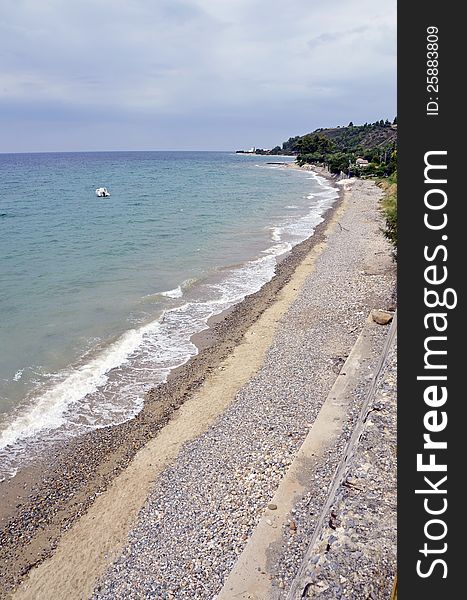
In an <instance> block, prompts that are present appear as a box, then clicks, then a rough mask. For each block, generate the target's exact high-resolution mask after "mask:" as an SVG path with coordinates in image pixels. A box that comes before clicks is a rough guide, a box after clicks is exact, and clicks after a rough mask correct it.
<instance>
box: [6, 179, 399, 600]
mask: <svg viewBox="0 0 467 600" xmlns="http://www.w3.org/2000/svg"><path fill="white" fill-rule="evenodd" d="M321 174H323V173H321ZM340 187H341V189H342V193H341V197H340V200H339V201H337V202H336V204H335V206H334V208H333V209H332V210H330V211H328V213H327V214H326V218H325V221H324V222H323V223H321V224H320V225H319V226H318V228H317V229H316V231H315V233H314V235H313V236H312V237H311V238H309V239H308V240H306V241H304V242H302V243H301V244H299V245H298V246H296V247H295V248H294V249H293V250H292V252H290V253H289V254H288V255H287V256H286V257H285V258H284V259H283V260H282V261H281V262H280V263H279V264H278V266H277V269H276V275H275V277H274V278H273V279H272V280H271V281H270V282H269V283H267V284H266V285H265V286H263V288H262V289H261V290H260V291H259V292H257V293H256V294H253V295H251V296H248V297H247V298H246V299H245V300H244V301H243V302H242V303H240V304H239V305H237V306H235V307H233V308H232V309H231V310H229V311H228V312H227V313H225V314H223V315H222V316H221V317H217V318H216V319H214V320H213V321H212V322H211V323H210V325H211V327H210V329H209V330H207V331H206V332H203V333H202V334H200V335H199V336H197V338H196V340H195V342H196V344H197V345H198V347H199V348H200V352H199V354H198V355H197V356H196V357H194V358H193V359H192V360H191V361H190V362H189V363H187V364H186V365H184V366H183V367H180V368H179V369H177V370H176V371H175V372H173V374H172V375H171V377H170V378H169V380H168V382H167V383H166V384H164V385H161V386H159V387H158V388H155V389H154V390H152V391H151V392H150V394H149V396H148V398H147V401H146V404H145V407H144V409H143V410H142V411H141V413H140V414H139V415H138V416H137V417H136V418H134V419H132V420H131V421H128V422H127V423H124V424H122V425H119V426H116V427H112V428H107V429H101V430H97V431H94V432H92V433H91V434H89V435H86V436H82V437H81V438H77V439H76V440H73V441H72V442H70V443H68V444H66V445H61V446H60V447H58V448H56V449H55V450H54V451H53V452H51V455H50V456H48V457H46V458H45V460H44V463H43V464H42V465H38V466H35V467H34V468H30V469H28V470H25V471H24V472H22V473H20V474H18V476H17V477H16V478H14V479H13V480H11V481H10V482H5V483H3V484H1V485H0V495H1V499H2V509H1V512H0V523H1V527H2V533H1V540H0V541H1V555H0V561H1V565H2V566H1V573H0V577H1V580H2V582H3V583H2V594H3V597H13V598H16V599H20V598H24V599H25V598H31V599H32V598H34V599H35V600H40V599H44V600H45V599H50V598H53V599H54V600H55V599H57V600H58V599H61V598H68V599H69V598H83V599H85V598H86V599H87V598H91V597H92V598H95V599H97V598H99V599H100V598H102V599H103V598H109V599H110V598H112V599H113V598H116V599H117V598H149V597H151V598H167V599H169V598H177V599H178V598H200V599H201V598H206V599H208V598H214V597H216V595H217V594H221V595H220V597H221V598H222V597H226V598H228V597H229V592H228V591H226V590H224V591H222V589H223V586H224V585H225V582H226V580H227V578H228V576H229V574H230V573H231V572H232V570H233V569H234V567H235V565H236V564H237V561H238V558H239V557H241V556H242V553H243V552H244V551H245V549H246V547H247V546H248V544H249V542H250V540H251V539H252V536H253V534H254V532H255V529H256V528H257V526H258V524H259V523H260V521H261V519H262V518H264V517H265V511H266V512H267V511H270V512H271V513H274V511H275V510H277V506H275V505H274V504H271V502H272V499H273V497H274V495H275V494H276V491H277V489H278V487H279V486H280V483H281V481H282V480H283V479H284V477H285V476H286V474H287V472H288V471H289V468H290V466H291V465H292V464H293V461H294V459H295V457H296V456H297V453H298V452H299V450H300V448H301V446H302V444H303V442H304V441H305V439H306V438H307V436H308V434H309V433H310V430H311V429H312V427H313V423H314V422H315V421H316V420H317V418H318V416H319V413H320V410H321V408H322V407H323V404H324V402H325V400H326V398H327V397H328V394H329V392H330V390H331V389H332V387H333V385H334V384H335V382H336V379H337V378H338V376H339V374H340V373H341V369H342V366H343V365H344V364H345V363H346V360H347V358H348V356H349V355H350V354H351V351H352V348H353V347H354V345H355V343H356V342H357V340H358V339H359V336H360V334H361V332H362V330H363V329H364V328H365V327H367V328H368V333H367V357H366V359H365V360H366V362H365V363H364V364H365V369H366V371H365V373H367V376H365V377H364V378H362V377H360V379H359V380H358V385H356V387H355V392H352V394H351V395H350V396H349V398H350V400H349V402H348V405H346V406H345V410H344V408H343V409H342V415H341V420H342V427H341V429H340V430H339V431H338V432H336V434H335V440H334V441H333V443H332V445H329V447H327V446H326V447H324V446H323V449H322V452H321V454H320V452H317V455H319V460H318V458H317V459H316V463H313V466H312V467H310V469H311V470H306V469H305V470H304V471H303V473H304V476H305V474H306V478H307V479H308V481H309V480H310V478H313V487H312V491H310V489H309V488H308V487H306V485H305V484H304V488H303V493H302V495H301V496H300V498H299V497H298V496H297V498H296V501H295V503H294V506H293V507H290V510H289V509H287V511H285V512H284V515H285V517H284V518H285V519H286V520H285V521H284V523H285V524H284V526H283V527H282V526H279V527H278V532H279V533H280V534H281V536H279V537H278V538H277V539H276V540H275V542H274V548H275V550H274V552H272V551H271V552H270V553H269V554H268V557H267V561H266V562H265V564H266V563H267V567H265V572H264V573H262V574H263V575H265V578H264V579H265V581H266V583H265V584H264V585H265V586H266V587H264V588H262V589H263V590H267V591H266V592H261V593H259V595H257V596H253V595H243V596H242V595H240V596H238V597H244V598H247V597H248V598H253V597H256V598H274V597H277V598H286V597H287V595H286V594H287V593H289V591H290V590H291V589H293V587H294V585H295V583H294V582H295V581H296V577H297V575H298V574H300V572H301V571H300V569H301V567H302V566H303V561H304V560H307V556H308V555H307V550H308V546H309V542H310V540H311V539H312V537H313V535H314V532H315V530H316V527H317V525H318V521H319V519H318V515H319V513H320V508H321V507H322V506H323V505H324V504H325V502H326V497H327V491H328V488H329V486H330V484H331V483H332V481H333V477H334V474H335V471H336V468H337V466H338V464H339V461H340V458H341V454H342V452H343V449H344V448H345V446H346V444H347V443H348V441H349V439H350V437H351V434H352V431H353V429H354V426H355V423H357V421H358V418H359V415H360V413H361V410H362V406H363V404H364V398H366V397H367V395H368V390H369V389H370V387H371V385H370V384H371V377H370V376H373V374H374V373H375V372H376V371H377V365H378V360H379V358H380V356H381V354H382V352H383V348H384V345H385V342H386V339H387V336H388V327H387V326H382V325H378V324H375V323H372V324H371V325H366V324H367V323H368V317H369V314H370V312H371V310H373V309H384V310H389V311H394V309H395V304H396V303H395V266H394V263H393V260H392V256H391V250H390V247H389V245H388V243H387V241H386V240H385V238H384V236H383V234H382V232H381V228H382V226H383V224H382V217H381V214H380V212H379V204H378V203H379V198H380V197H381V191H380V190H379V188H377V187H376V186H375V185H374V183H372V182H369V181H362V180H352V181H349V182H341V185H340ZM390 356H391V357H392V358H391V360H392V363H391V364H393V363H394V360H395V355H394V351H392V354H390ZM360 372H361V371H359V373H360ZM384 376H385V377H386V380H385V381H386V387H389V388H391V389H393V387H394V381H393V379H394V377H393V378H392V379H390V381H389V380H388V379H387V378H388V371H387V370H386V371H384ZM387 381H389V383H387ZM378 385H379V384H378ZM391 386H392V387H391ZM376 389H378V390H380V392H379V393H380V394H381V393H382V392H381V390H382V389H383V388H381V386H380V387H377V386H376ZM384 389H386V388H384ZM383 391H384V390H383ZM380 442H381V440H378V439H376V440H375V441H374V443H375V445H378V444H379V443H380ZM368 452H370V449H368ZM370 453H371V452H370ZM357 455H358V453H357ZM364 456H365V455H364V452H363V451H362V452H361V457H363V458H361V461H363V462H365V460H364ZM388 460H389V459H388ZM366 462H368V461H366ZM387 464H388V465H390V467H391V468H392V464H391V463H389V462H388V463H387ZM388 476H389V475H388ZM376 479H377V478H376ZM376 479H375V480H376ZM383 487H384V485H383V484H382V483H381V485H380V486H379V487H378V488H377V491H378V490H379V491H381V489H382V488H383ZM373 491H374V490H373ZM375 493H376V492H375ZM274 506H275V507H274ZM271 507H272V508H271ZM390 509H391V507H388V511H389V512H388V514H389V515H391V511H390ZM346 510H347V512H345V510H344V509H343V510H342V512H343V514H347V515H348V514H350V512H349V511H350V509H346ZM292 511H293V512H292ZM268 518H269V517H268ZM349 519H350V517H349ZM350 520H351V519H350ZM282 534H283V535H282ZM284 536H285V537H284ZM357 541H358V540H357ZM391 544H393V539H392V538H391V535H389V534H388V536H387V545H391ZM271 548H272V546H271ZM393 550H394V551H395V549H393ZM391 556H392V555H391ZM308 558H310V557H309V556H308ZM393 563H394V561H393V560H392V559H390V560H388V562H387V565H386V568H387V570H388V578H387V585H389V586H390V585H391V576H392V569H393ZM347 570H348V569H347ZM331 571H332V568H331ZM346 572H347V571H346ZM301 573H302V574H301V577H302V579H303V577H305V579H306V576H305V575H304V571H303V568H302V572H301ZM342 576H343V577H344V575H342ZM258 577H259V578H260V576H259V575H258ZM260 579H261V578H260ZM327 579H328V580H330V579H331V575H327ZM346 580H347V579H346ZM385 582H386V580H385V578H384V577H382V578H381V581H380V580H378V586H380V587H379V588H378V589H379V590H380V591H382V590H383V588H384V585H386V583H385ZM233 585H235V584H233ZM307 585H308V584H307ZM326 585H328V588H326V589H328V590H330V591H328V594H330V595H329V596H328V597H330V598H331V597H333V596H332V594H334V593H336V592H335V590H334V591H333V587H332V586H333V585H334V583H333V582H330V583H329V582H328V583H327V584H326ZM336 585H344V582H340V583H339V582H337V584H336ZM232 589H233V588H232ZM297 589H298V588H297ZM362 589H363V588H362ZM365 590H366V588H365ZM383 591H386V590H383ZM331 592H332V594H331ZM248 593H250V592H248ZM222 594H224V596H222ZM225 594H227V595H225ZM261 594H262V595H261ZM265 594H266V595H265ZM230 597H233V596H230ZM323 597H324V596H323ZM334 597H336V596H334ZM345 597H350V596H345ZM355 597H357V596H355Z"/></svg>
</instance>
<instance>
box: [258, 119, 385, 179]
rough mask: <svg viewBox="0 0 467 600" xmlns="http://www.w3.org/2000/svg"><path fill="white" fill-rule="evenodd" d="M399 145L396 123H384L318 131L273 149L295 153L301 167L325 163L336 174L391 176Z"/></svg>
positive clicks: (281, 152) (292, 138) (278, 152)
mask: <svg viewBox="0 0 467 600" xmlns="http://www.w3.org/2000/svg"><path fill="white" fill-rule="evenodd" d="M396 144H397V125H396V123H395V122H394V123H390V122H389V121H388V120H386V121H383V120H381V121H376V122H375V123H365V124H364V125H353V123H349V125H348V126H347V127H334V128H330V129H316V130H315V131H313V132H311V133H307V134H305V135H302V136H295V137H291V138H289V139H288V140H287V141H286V142H284V143H283V144H282V147H280V146H276V147H275V148H273V149H272V150H271V151H270V154H295V155H297V161H298V162H299V163H300V164H304V163H321V164H325V165H326V166H328V167H329V169H330V171H331V172H332V173H340V172H341V171H342V172H344V173H350V174H356V175H362V174H367V175H383V176H387V175H390V174H391V173H393V172H394V171H395V169H396ZM358 159H360V160H358ZM357 160H358V162H357Z"/></svg>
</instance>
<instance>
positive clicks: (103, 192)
mask: <svg viewBox="0 0 467 600" xmlns="http://www.w3.org/2000/svg"><path fill="white" fill-rule="evenodd" d="M96 196H98V197H99V198H108V197H109V196H110V192H109V190H108V189H107V188H106V187H100V188H97V190H96Z"/></svg>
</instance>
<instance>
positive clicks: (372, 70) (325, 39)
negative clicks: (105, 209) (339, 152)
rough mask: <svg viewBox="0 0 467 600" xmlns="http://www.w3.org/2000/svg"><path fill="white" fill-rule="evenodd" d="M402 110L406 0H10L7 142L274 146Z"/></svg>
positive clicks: (11, 148) (101, 146)
mask: <svg viewBox="0 0 467 600" xmlns="http://www.w3.org/2000/svg"><path fill="white" fill-rule="evenodd" d="M395 115H396V1H395V0H388V1H387V2H375V1H374V0H0V152H40V151H85V150H233V149H238V148H249V147H250V146H256V147H262V148H271V147H273V146H276V145H278V144H279V145H280V144H281V143H282V142H283V141H284V140H286V139H288V138H289V137H291V136H294V135H301V134H304V133H307V132H309V131H312V130H314V129H316V128H318V127H330V126H337V125H347V124H348V123H349V121H352V122H353V123H354V124H358V123H364V122H366V121H368V122H371V121H375V120H379V119H381V118H383V119H386V118H389V119H391V120H392V119H393V118H394V116H395Z"/></svg>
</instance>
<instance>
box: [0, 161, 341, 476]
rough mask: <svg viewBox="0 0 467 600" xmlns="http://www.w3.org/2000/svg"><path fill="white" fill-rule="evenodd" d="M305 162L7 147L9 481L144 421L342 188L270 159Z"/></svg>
mask: <svg viewBox="0 0 467 600" xmlns="http://www.w3.org/2000/svg"><path fill="white" fill-rule="evenodd" d="M293 160H294V159H293V158H291V157H290V158H288V157H271V156H256V155H253V156H252V155H242V154H236V153H230V152H83V153H33V154H0V481H1V480H2V479H6V478H10V477H13V476H14V475H15V474H16V473H17V471H18V469H19V468H21V466H22V465H25V464H27V463H28V462H29V461H31V460H34V458H35V457H36V456H37V455H38V453H40V452H41V449H43V447H44V445H47V444H50V443H55V442H56V441H58V440H62V439H66V438H67V437H70V436H75V435H79V434H81V433H84V432H87V431H89V430H92V429H96V428H101V427H106V426H109V425H113V424H117V423H121V422H124V421H126V420H128V419H130V418H132V417H133V416H134V415H136V414H137V413H138V412H139V411H140V410H141V408H142V406H143V404H144V398H145V394H146V392H147V391H148V390H149V389H150V388H151V387H153V386H155V385H157V384H158V383H161V382H164V381H165V380H166V379H167V376H168V375H169V373H170V372H171V370H173V369H174V368H175V367H178V366H180V365H182V364H184V363H185V362H186V361H188V360H189V359H190V358H191V357H192V356H194V355H195V354H196V353H197V348H196V346H195V345H194V344H193V343H192V341H191V338H192V336H193V335H194V334H195V333H198V332H200V331H202V330H204V329H206V328H207V322H208V319H209V318H210V317H211V316H213V315H216V314H219V313H221V312H222V311H224V310H225V309H227V308H229V307H231V306H232V305H234V304H235V303H238V302H240V301H241V300H242V299H243V298H245V296H246V295H248V294H251V293H253V292H255V291H257V290H259V289H260V288H261V287H262V285H264V284H265V283H266V282H267V281H269V280H270V279H271V278H272V277H273V275H274V270H275V266H276V264H277V260H278V259H279V257H281V256H283V255H284V254H285V253H287V252H289V251H290V249H291V248H292V247H293V246H294V245H295V244H297V243H299V242H301V241H303V240H304V239H306V238H307V237H309V236H310V235H311V234H312V233H313V231H314V229H315V228H316V226H317V225H318V224H319V223H320V222H321V221H322V220H323V216H324V214H325V212H326V211H327V210H328V209H329V208H330V207H331V206H332V204H333V203H334V202H335V200H336V197H337V193H336V191H335V189H334V188H332V187H331V186H330V185H329V184H328V183H327V181H326V180H325V179H323V178H321V177H320V176H318V175H315V174H313V173H311V172H308V171H300V170H297V169H290V168H286V167H285V166H284V165H281V164H270V163H272V162H276V163H279V162H282V163H284V162H293ZM101 186H105V187H107V188H108V189H109V191H110V193H111V196H110V197H108V198H99V197H97V196H96V194H95V189H96V188H97V187H101Z"/></svg>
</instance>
